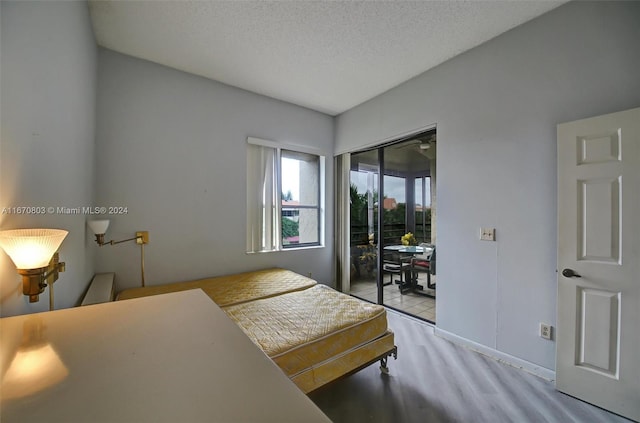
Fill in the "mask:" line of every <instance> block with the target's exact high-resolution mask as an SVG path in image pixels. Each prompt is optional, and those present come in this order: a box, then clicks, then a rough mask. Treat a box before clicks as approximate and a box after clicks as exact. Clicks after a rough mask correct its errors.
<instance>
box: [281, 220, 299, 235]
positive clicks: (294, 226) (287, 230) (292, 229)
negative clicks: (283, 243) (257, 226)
mask: <svg viewBox="0 0 640 423" xmlns="http://www.w3.org/2000/svg"><path fill="white" fill-rule="evenodd" d="M299 227H300V225H299V224H298V222H295V221H293V220H291V219H289V218H287V217H283V218H282V239H286V238H291V237H292V236H298V235H299V234H300V232H299Z"/></svg>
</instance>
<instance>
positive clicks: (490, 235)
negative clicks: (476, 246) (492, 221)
mask: <svg viewBox="0 0 640 423" xmlns="http://www.w3.org/2000/svg"><path fill="white" fill-rule="evenodd" d="M480 240H481V241H495V240H496V230H495V228H480Z"/></svg>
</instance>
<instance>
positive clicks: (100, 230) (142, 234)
mask: <svg viewBox="0 0 640 423" xmlns="http://www.w3.org/2000/svg"><path fill="white" fill-rule="evenodd" d="M87 223H88V224H89V228H91V230H92V231H93V233H94V234H95V236H96V242H97V243H98V245H99V246H101V247H102V246H103V245H115V244H121V243H123V242H127V241H133V240H135V241H136V244H138V245H144V244H148V243H149V232H147V231H139V232H136V236H134V237H133V238H127V239H123V240H121V241H114V240H111V241H107V242H105V240H104V234H105V233H107V229H109V219H104V220H90V221H89V222H87Z"/></svg>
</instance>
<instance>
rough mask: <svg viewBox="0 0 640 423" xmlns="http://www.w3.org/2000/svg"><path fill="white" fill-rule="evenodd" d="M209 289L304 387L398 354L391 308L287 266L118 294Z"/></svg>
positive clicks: (385, 369) (383, 367)
mask: <svg viewBox="0 0 640 423" xmlns="http://www.w3.org/2000/svg"><path fill="white" fill-rule="evenodd" d="M188 289H202V290H203V291H204V292H205V293H206V294H207V295H208V296H209V297H210V298H211V299H212V300H213V301H214V302H215V303H216V304H218V306H220V307H221V308H222V310H223V311H224V312H225V313H226V314H227V316H229V318H230V319H231V320H233V321H234V322H235V323H236V324H237V325H238V326H239V327H240V328H241V329H242V330H243V331H244V332H245V334H246V335H247V336H248V337H249V338H250V339H251V340H252V341H253V342H254V343H255V344H256V345H257V346H258V347H260V349H262V351H264V353H265V354H266V355H267V356H269V357H270V358H271V359H272V360H273V361H274V362H275V363H276V364H277V365H278V366H279V367H280V368H281V369H282V371H283V372H284V373H285V374H286V375H287V376H288V377H289V378H290V379H291V380H292V381H293V382H294V383H295V384H296V385H297V386H298V387H299V388H300V389H301V390H302V391H303V392H305V393H308V392H311V391H313V390H315V389H318V388H319V387H321V386H323V385H325V384H327V383H329V382H332V381H334V380H336V379H338V378H340V377H343V376H346V375H348V374H351V373H353V372H355V371H358V370H360V369H362V368H363V367H366V366H368V365H370V364H372V363H375V362H376V361H380V362H381V367H380V368H381V370H382V371H383V372H385V373H386V372H388V367H387V359H388V357H390V356H393V357H394V358H396V357H397V348H396V346H395V345H394V336H393V332H392V331H391V330H390V329H389V328H388V327H387V317H386V311H385V309H384V307H382V306H380V305H377V304H371V303H368V302H365V301H361V300H358V299H356V298H353V297H351V296H349V295H345V294H342V293H340V292H337V291H335V290H333V289H331V288H329V287H327V286H325V285H322V284H318V283H317V282H316V281H314V280H313V279H310V278H307V277H305V276H303V275H299V274H297V273H294V272H291V271H289V270H285V269H265V270H260V271H255V272H247V273H240V274H235V275H228V276H219V277H214V278H207V279H200V280H196V281H188V282H179V283H172V284H167V285H159V286H149V287H145V288H134V289H128V290H125V291H123V292H121V293H120V294H119V295H118V298H117V299H118V300H126V299H130V298H138V297H143V296H149V295H158V294H166V293H170V292H176V291H184V290H188Z"/></svg>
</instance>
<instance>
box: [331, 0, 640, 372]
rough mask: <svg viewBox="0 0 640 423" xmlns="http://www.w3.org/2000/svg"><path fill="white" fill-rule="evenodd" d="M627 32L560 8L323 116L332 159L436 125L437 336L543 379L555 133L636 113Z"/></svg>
mask: <svg viewBox="0 0 640 423" xmlns="http://www.w3.org/2000/svg"><path fill="white" fill-rule="evenodd" d="M639 22H640V3H637V2H622V3H608V2H572V3H569V4H567V5H564V6H562V7H560V8H558V9H556V10H554V11H552V12H550V13H548V14H546V15H543V16H541V17H539V18H538V19H535V20H534V21H531V22H529V23H526V24H524V25H522V26H520V27H518V28H515V29H514V30H511V31H509V32H508V33H505V34H503V35H502V36H499V37H497V38H495V39H493V40H491V41H490V42H488V43H486V44H484V45H481V46H479V47H477V48H475V49H473V50H471V51H469V52H467V53H465V54H462V55H461V56H458V57H457V58H454V59H452V60H450V61H449V62H447V63H445V64H443V65H441V66H439V67H437V68H435V69H433V70H431V71H428V72H426V73H424V74H422V75H420V76H418V77H416V78H414V79H413V80H411V81H409V82H407V83H405V84H403V85H401V86H399V87H397V88H395V89H392V90H390V91H388V92H387V93H385V94H383V95H381V96H379V97H377V98H375V99H373V100H371V101H369V102H367V103H365V104H363V105H360V106H358V107H356V108H354V109H352V110H350V111H348V112H346V113H344V114H342V115H340V116H339V117H338V118H337V122H336V152H337V153H341V152H346V151H350V150H353V149H356V148H359V147H362V146H365V145H368V144H372V143H375V142H376V141H377V140H382V139H386V138H389V137H393V136H394V135H397V134H401V133H406V132H409V131H411V130H413V129H415V128H420V127H425V126H427V125H429V124H433V123H435V124H437V131H438V181H437V190H438V300H437V301H438V302H437V325H438V327H439V328H441V329H443V330H444V331H448V332H450V333H453V334H455V335H458V336H461V337H463V338H466V339H469V340H472V341H474V342H477V343H479V344H482V345H485V346H488V347H490V348H493V349H496V350H499V351H501V352H504V353H506V354H509V355H512V356H516V357H518V358H521V359H524V360H526V361H529V362H532V363H535V364H537V365H540V366H543V367H546V368H549V369H554V368H555V357H554V355H555V344H554V342H550V341H545V340H543V339H541V338H539V337H538V336H537V330H538V323H539V322H541V321H542V322H548V323H551V324H555V316H556V272H555V270H556V137H555V131H556V125H557V124H558V123H560V122H565V121H570V120H575V119H578V118H584V117H589V116H593V115H599V114H604V113H609V112H614V111H618V110H624V109H628V108H631V107H637V106H638V105H640V77H639V75H640V74H639V73H638V70H639V69H640V48H639V46H638V42H639V41H640V25H639V24H638V23H639ZM481 226H484V227H495V228H496V229H497V232H496V233H497V242H494V243H492V242H481V241H479V240H478V236H479V229H480V227H481Z"/></svg>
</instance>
